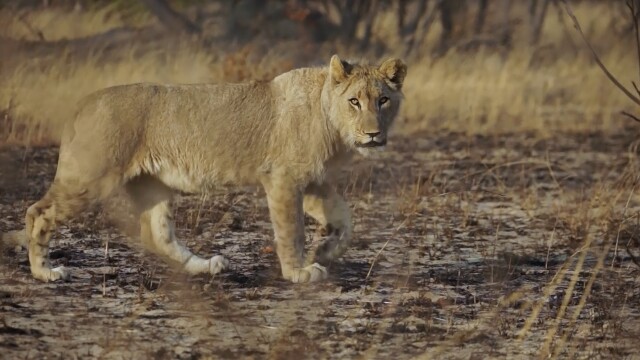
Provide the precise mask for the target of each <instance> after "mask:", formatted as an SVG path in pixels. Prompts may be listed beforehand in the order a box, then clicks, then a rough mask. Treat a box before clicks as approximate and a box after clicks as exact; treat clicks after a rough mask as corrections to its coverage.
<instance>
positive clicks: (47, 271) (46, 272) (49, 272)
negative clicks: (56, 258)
mask: <svg viewBox="0 0 640 360" xmlns="http://www.w3.org/2000/svg"><path fill="white" fill-rule="evenodd" d="M31 273H32V274H33V277H35V278H36V279H38V280H42V281H45V282H47V281H56V280H69V279H70V278H71V274H70V273H69V270H67V269H66V268H65V267H64V266H58V267H56V268H53V269H51V268H47V267H41V268H37V269H32V270H31Z"/></svg>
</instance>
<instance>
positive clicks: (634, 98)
mask: <svg viewBox="0 0 640 360" xmlns="http://www.w3.org/2000/svg"><path fill="white" fill-rule="evenodd" d="M562 2H563V3H564V5H565V10H566V12H567V14H568V15H569V17H570V18H571V20H572V21H573V26H574V27H575V28H576V30H578V33H579V34H580V37H581V38H582V40H583V41H584V43H585V44H586V45H587V47H588V48H589V50H590V51H591V55H592V56H593V59H594V60H595V61H596V63H597V64H598V66H599V67H600V69H601V70H602V71H603V72H604V73H605V75H606V76H607V77H608V78H609V80H610V81H611V82H612V83H613V84H614V85H615V86H616V87H618V89H620V90H621V91H622V92H623V93H624V94H625V95H627V97H628V98H629V99H631V100H632V101H633V102H635V103H636V104H637V105H640V98H638V97H637V96H635V95H633V93H632V92H631V91H629V90H628V89H627V88H626V87H625V86H624V85H622V84H621V83H620V81H618V79H616V77H615V76H613V74H611V72H610V71H609V69H607V67H606V66H605V65H604V64H603V63H602V60H600V57H599V56H598V53H597V52H596V51H595V49H594V48H593V46H591V43H590V42H589V40H587V37H586V36H585V34H584V32H583V31H582V27H581V26H580V23H579V22H578V18H576V16H575V14H574V13H573V11H572V10H571V6H570V5H569V3H568V2H567V1H566V0H562ZM634 17H635V14H634Z"/></svg>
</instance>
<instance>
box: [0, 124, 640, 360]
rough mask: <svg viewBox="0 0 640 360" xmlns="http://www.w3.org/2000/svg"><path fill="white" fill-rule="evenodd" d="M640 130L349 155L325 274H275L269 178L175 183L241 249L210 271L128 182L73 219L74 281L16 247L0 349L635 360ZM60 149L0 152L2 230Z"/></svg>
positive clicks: (4, 287) (11, 225)
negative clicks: (155, 248)
mask: <svg viewBox="0 0 640 360" xmlns="http://www.w3.org/2000/svg"><path fill="white" fill-rule="evenodd" d="M638 139H639V138H638V136H637V131H633V128H630V130H629V131H627V132H624V133H619V134H600V133H592V134H580V135H571V134H563V135H557V136H555V137H552V138H548V139H541V138H540V137H538V136H534V135H532V134H513V135H504V136H494V137H481V136H475V137H468V136H464V135H459V134H450V133H447V134H433V133H431V134H427V133H425V134H416V135H413V136H411V138H404V137H401V136H396V137H395V138H392V139H391V142H390V145H389V147H388V149H387V151H386V152H383V153H380V154H379V155H378V156H376V158H374V159H357V160H356V162H355V163H354V165H353V167H352V168H351V169H346V170H345V173H344V176H343V178H342V180H341V182H340V189H341V191H343V192H344V194H345V196H346V197H347V198H348V200H349V202H350V204H351V206H352V209H353V212H354V221H355V243H354V246H353V247H352V248H351V249H350V250H349V252H348V253H347V254H346V255H345V257H344V259H343V261H341V262H339V263H336V264H333V265H332V266H331V268H330V270H329V271H330V278H329V279H328V281H325V282H323V283H320V284H311V285H293V284H290V283H288V282H286V281H283V280H281V279H280V275H279V265H278V262H277V258H276V255H275V254H274V253H273V252H272V250H271V247H270V242H271V238H272V233H271V228H270V224H269V221H268V211H267V205H266V200H265V199H264V196H263V192H262V190H260V189H254V188H243V189H237V188H230V189H220V191H219V192H216V193H212V194H208V195H206V196H201V195H197V196H180V197H179V198H178V199H177V201H176V205H177V206H176V211H175V214H176V221H177V227H178V231H177V233H178V236H179V237H180V238H181V239H182V240H183V241H185V242H186V243H187V244H188V246H189V247H190V248H191V249H194V250H195V251H196V252H197V253H198V254H200V255H203V256H211V255H214V254H222V255H224V256H226V257H227V258H228V259H229V260H230V261H231V263H232V266H231V269H230V270H229V271H227V272H225V273H223V274H221V275H219V276H215V277H213V278H211V277H209V276H198V277H186V276H184V275H182V274H180V273H179V272H178V271H176V270H174V269H172V268H170V267H168V266H166V265H165V264H164V263H162V261H160V260H159V259H158V258H156V257H154V256H152V255H148V254H146V253H145V252H144V250H143V249H141V247H140V245H139V241H138V240H137V239H136V238H135V236H132V237H131V236H127V235H124V234H130V233H132V230H131V229H132V228H133V226H132V225H131V223H132V219H131V218H129V217H127V215H126V214H128V209H127V204H126V202H125V201H124V200H123V199H121V198H116V199H115V200H113V201H112V202H110V204H108V205H107V206H105V207H104V209H102V210H96V211H95V212H93V213H91V214H87V216H85V217H84V218H82V219H77V220H75V221H73V222H72V223H70V224H69V226H63V227H61V228H60V232H59V234H58V235H57V236H56V237H55V240H54V245H53V247H52V254H51V257H52V259H53V263H54V264H55V265H59V264H63V265H65V266H68V267H69V268H70V269H71V273H72V280H71V281H69V282H60V283H48V284H45V283H42V282H39V281H36V280H34V279H32V278H31V275H30V273H29V267H28V261H27V254H26V252H25V251H24V250H22V249H12V248H5V249H3V250H2V253H1V255H0V358H7V359H10V358H21V359H46V358H49V359H53V358H65V359H67V358H106V359H120V358H124V359H139V358H155V359H173V358H179V359H200V358H216V359H217V358H275V359H280V358H284V359H287V358H291V359H299V358H336V359H338V358H355V357H359V356H360V357H361V358H379V359H390V358H395V359H405V358H413V357H419V358H450V359H486V358H510V359H512V358H513V359H518V358H537V357H544V356H545V354H547V353H549V352H551V353H552V354H554V356H557V357H561V358H571V357H574V358H606V359H611V358H626V359H630V358H639V356H640V355H638V354H640V345H639V344H638V341H637V339H639V338H640V281H639V280H640V267H639V266H638V264H637V263H636V262H637V260H636V258H640V242H639V241H638V240H637V238H638V236H637V234H636V229H638V226H637V225H636V224H637V222H638V220H637V219H638V218H639V215H638V214H639V213H640V197H638V196H637V195H636V194H635V185H636V182H635V179H637V178H638V171H637V168H638V166H639V165H640V164H639V163H638V159H637V157H636V155H637V151H636V147H637V145H638ZM56 156H57V149H56V148H40V149H24V148H6V149H3V150H0V174H1V175H0V231H7V230H12V229H18V228H21V227H22V218H23V214H24V212H25V210H26V208H27V206H28V205H30V204H31V203H33V202H34V201H36V200H37V199H38V198H39V197H40V196H42V195H43V193H44V192H45V190H46V188H47V186H48V184H49V183H50V181H51V179H52V178H53V174H54V173H55V163H56ZM313 228H314V225H313V224H312V223H311V221H309V226H308V227H307V229H308V232H307V234H308V236H309V238H312V237H313V234H314V230H313ZM107 248H108V251H106V249H107ZM602 254H604V255H603V256H601V255H602ZM634 254H635V255H634ZM583 294H588V295H589V296H584V297H583Z"/></svg>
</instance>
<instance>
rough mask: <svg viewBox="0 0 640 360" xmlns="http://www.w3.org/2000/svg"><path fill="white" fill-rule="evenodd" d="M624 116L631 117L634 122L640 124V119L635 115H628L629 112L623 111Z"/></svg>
mask: <svg viewBox="0 0 640 360" xmlns="http://www.w3.org/2000/svg"><path fill="white" fill-rule="evenodd" d="M622 115H626V116H628V117H630V118H631V119H632V120H635V121H637V122H640V119H639V118H638V117H636V116H635V115H633V114H631V113H628V112H626V111H623V112H622Z"/></svg>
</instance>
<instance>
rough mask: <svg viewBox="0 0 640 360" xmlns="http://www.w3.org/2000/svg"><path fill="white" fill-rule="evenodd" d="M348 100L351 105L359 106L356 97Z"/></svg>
mask: <svg viewBox="0 0 640 360" xmlns="http://www.w3.org/2000/svg"><path fill="white" fill-rule="evenodd" d="M349 102H350V103H351V105H353V106H360V101H358V99H356V98H351V99H349Z"/></svg>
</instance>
